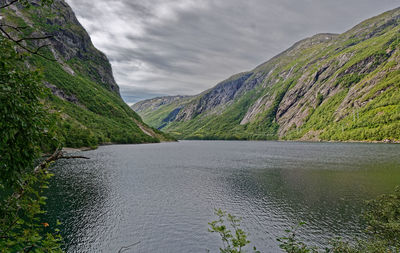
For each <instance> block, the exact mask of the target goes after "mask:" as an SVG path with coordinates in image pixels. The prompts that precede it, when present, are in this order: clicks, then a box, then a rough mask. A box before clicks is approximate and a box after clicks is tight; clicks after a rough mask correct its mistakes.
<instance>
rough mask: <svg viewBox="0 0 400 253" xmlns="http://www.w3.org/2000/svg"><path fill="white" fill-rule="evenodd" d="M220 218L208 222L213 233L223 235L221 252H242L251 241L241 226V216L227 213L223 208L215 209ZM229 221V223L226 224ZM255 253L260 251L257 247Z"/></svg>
mask: <svg viewBox="0 0 400 253" xmlns="http://www.w3.org/2000/svg"><path fill="white" fill-rule="evenodd" d="M215 215H217V216H218V220H215V221H212V222H210V223H208V224H209V225H210V228H209V229H208V231H209V232H211V233H218V234H219V236H220V237H221V240H222V243H223V247H222V248H220V252H221V253H241V252H244V251H243V248H244V247H245V246H246V245H247V244H249V243H250V241H249V240H247V236H248V234H247V233H246V232H245V231H244V230H243V229H241V228H240V221H241V218H238V217H236V216H234V215H232V214H229V213H226V212H224V211H222V210H221V209H217V210H215ZM226 223H228V224H229V225H225V224H226ZM253 250H254V253H259V251H257V249H256V247H254V248H253Z"/></svg>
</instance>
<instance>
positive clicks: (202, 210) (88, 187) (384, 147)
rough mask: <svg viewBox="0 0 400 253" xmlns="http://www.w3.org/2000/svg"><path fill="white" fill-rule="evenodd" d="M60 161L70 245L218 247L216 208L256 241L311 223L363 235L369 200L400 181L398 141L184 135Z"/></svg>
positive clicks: (310, 235) (267, 243) (54, 203)
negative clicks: (212, 229) (212, 225)
mask: <svg viewBox="0 0 400 253" xmlns="http://www.w3.org/2000/svg"><path fill="white" fill-rule="evenodd" d="M82 153H83V155H85V156H88V157H90V158H91V159H90V160H73V161H71V160H68V161H60V162H59V163H58V165H57V166H56V168H55V170H54V173H55V177H54V178H53V179H52V182H51V187H50V189H49V192H48V194H47V195H48V197H49V199H48V211H49V213H48V220H49V221H50V222H51V223H53V222H54V221H55V220H56V219H57V218H58V219H59V220H60V221H61V222H63V225H62V227H61V230H62V234H63V237H64V239H65V242H66V250H67V251H68V252H118V250H119V249H120V248H121V247H122V246H127V245H131V244H133V243H136V242H139V243H138V244H137V245H136V246H133V247H131V248H130V249H129V250H127V251H124V252H163V253H165V252H173V253H177V252H207V250H210V251H211V252H217V250H218V246H219V239H218V238H217V235H215V234H211V233H209V232H207V227H208V225H207V223H208V222H210V221H212V220H214V219H215V216H214V214H213V210H214V208H222V209H223V210H226V211H228V212H230V213H232V214H235V215H237V216H241V217H243V222H242V223H243V227H244V229H245V230H246V231H248V232H249V233H250V234H251V235H250V238H249V239H250V241H251V242H252V245H256V246H257V247H258V248H259V249H260V250H261V251H262V252H280V251H279V247H278V243H277V241H276V238H277V237H279V236H282V235H284V230H285V229H287V228H289V227H290V226H292V225H294V224H297V223H298V222H299V221H305V222H307V225H306V226H305V227H304V228H303V229H301V230H300V235H301V236H302V237H303V238H304V239H305V240H308V241H310V242H317V241H318V242H324V240H326V239H327V238H329V237H331V236H342V237H347V238H349V237H352V236H354V235H356V234H359V233H361V230H362V224H361V221H360V219H359V213H360V212H361V210H362V208H363V201H364V200H367V199H371V198H374V197H375V196H377V195H379V194H382V193H387V192H391V191H392V190H393V188H394V186H395V185H397V184H400V145H390V144H341V143H292V142H233V141H231V142H224V141H203V142H202V141H182V142H179V143H161V144H148V145H114V146H104V147H100V148H99V149H98V150H94V151H88V152H82Z"/></svg>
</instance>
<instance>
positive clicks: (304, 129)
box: [139, 8, 400, 140]
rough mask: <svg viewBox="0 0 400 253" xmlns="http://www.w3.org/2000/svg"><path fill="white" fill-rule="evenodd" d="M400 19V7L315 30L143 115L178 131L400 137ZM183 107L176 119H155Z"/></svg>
mask: <svg viewBox="0 0 400 253" xmlns="http://www.w3.org/2000/svg"><path fill="white" fill-rule="evenodd" d="M399 24H400V8H398V9H395V10H392V11H389V12H386V13H384V14H382V15H379V16H377V17H374V18H371V19H369V20H366V21H364V22H362V23H361V24H359V25H357V26H355V27H354V28H352V29H351V30H349V31H348V32H345V33H343V34H340V35H337V34H318V35H315V36H313V37H311V38H307V39H305V40H302V41H300V42H298V43H296V44H295V45H293V46H292V47H291V48H289V49H288V50H286V51H284V52H283V53H281V54H279V55H277V56H276V57H274V58H272V59H271V60H269V61H267V62H266V63H264V64H262V65H260V66H258V67H256V68H255V69H254V70H252V71H249V72H246V73H242V74H238V75H235V76H233V77H231V78H229V79H227V80H226V81H223V82H221V83H220V84H218V85H217V86H215V87H214V88H212V89H210V90H208V91H205V92H203V93H201V94H199V95H197V96H194V97H192V98H191V99H190V100H186V101H182V102H176V105H175V107H174V106H171V105H169V106H161V107H159V108H158V109H157V110H154V111H153V112H152V113H147V114H144V119H145V121H146V120H147V119H151V120H150V121H149V123H151V124H153V125H154V126H156V127H160V126H162V127H163V129H165V130H166V131H169V132H171V133H173V134H175V135H176V136H178V137H179V138H206V139H208V138H210V139H216V138H217V139H218V138H222V139H277V138H280V139H307V140H311V139H312V140H320V139H323V140H383V139H392V140H398V139H400V130H399V129H400V91H399V88H400V87H399V85H400V72H399V69H400V61H399V57H400V49H399V42H400V36H399V34H400V26H399ZM176 108H180V109H179V113H178V114H177V115H176V117H175V118H174V120H172V121H171V120H169V121H168V124H164V125H156V123H159V122H163V121H162V120H157V119H156V118H155V116H157V117H166V116H168V115H169V113H170V112H172V111H174V110H175V109H176ZM142 110H144V108H142ZM139 113H141V112H140V111H139Z"/></svg>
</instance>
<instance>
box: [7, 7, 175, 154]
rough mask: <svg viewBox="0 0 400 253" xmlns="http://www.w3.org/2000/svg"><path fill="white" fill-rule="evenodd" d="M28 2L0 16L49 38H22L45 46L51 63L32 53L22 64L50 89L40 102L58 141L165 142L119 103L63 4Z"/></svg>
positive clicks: (107, 73)
mask: <svg viewBox="0 0 400 253" xmlns="http://www.w3.org/2000/svg"><path fill="white" fill-rule="evenodd" d="M31 2H32V7H31V8H29V9H26V8H19V7H18V5H12V6H11V7H9V8H7V9H6V10H3V11H2V13H1V16H2V17H4V19H5V20H6V22H7V23H8V24H12V25H14V26H20V27H28V28H24V29H23V33H25V34H26V36H35V37H40V36H43V35H51V36H53V37H52V38H49V39H45V40H32V41H28V43H29V44H28V45H29V46H31V47H32V48H39V47H40V46H42V45H45V44H48V45H49V46H47V47H45V48H43V49H41V50H40V53H41V54H43V55H45V56H47V57H48V58H51V59H53V61H49V60H46V59H44V58H43V57H40V56H36V55H34V56H32V57H31V59H30V60H29V63H27V64H29V65H30V66H31V67H32V68H38V69H40V70H42V72H43V75H44V80H45V81H44V85H45V86H47V87H48V88H49V91H51V92H49V95H48V98H47V100H46V101H45V102H46V105H47V107H48V109H49V111H50V112H51V113H52V114H53V115H54V117H55V120H56V121H57V132H58V136H59V137H58V138H59V139H60V140H61V141H62V142H63V143H64V145H66V146H70V147H80V146H95V145H98V144H100V143H143V142H159V141H160V140H167V139H168V137H166V136H165V135H164V134H162V133H161V132H160V131H158V130H155V129H152V128H150V127H148V126H147V125H146V124H144V123H143V122H142V120H141V118H140V117H139V116H138V115H137V114H136V113H135V112H134V111H133V110H132V109H131V108H130V107H129V106H127V105H126V104H125V103H124V102H123V100H122V99H121V97H120V94H119V88H118V85H117V84H116V82H115V80H114V77H113V74H112V69H111V65H110V63H109V61H108V59H107V57H106V56H105V55H104V54H103V53H102V52H100V51H99V50H97V49H96V48H95V47H94V46H93V44H92V42H91V39H90V37H89V35H88V34H87V32H86V31H85V30H84V28H83V27H82V26H81V25H80V23H79V22H78V20H77V19H76V17H75V15H74V13H73V11H72V9H71V8H70V7H69V6H68V5H67V3H66V2H65V1H63V0H55V1H54V3H53V4H52V5H51V6H50V7H42V6H38V4H36V2H37V1H31ZM10 32H11V33H12V32H13V31H12V29H10Z"/></svg>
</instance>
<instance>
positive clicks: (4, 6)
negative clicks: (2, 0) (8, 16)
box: [0, 0, 19, 9]
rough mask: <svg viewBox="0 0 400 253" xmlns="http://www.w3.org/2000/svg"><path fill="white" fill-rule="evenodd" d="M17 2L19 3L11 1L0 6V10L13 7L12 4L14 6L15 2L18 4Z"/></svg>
mask: <svg viewBox="0 0 400 253" xmlns="http://www.w3.org/2000/svg"><path fill="white" fill-rule="evenodd" d="M18 1H19V0H13V1H11V2H9V3H7V4H5V5H3V6H0V9H4V8H7V7H8V6H10V5H13V4H15V3H16V2H18Z"/></svg>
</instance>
